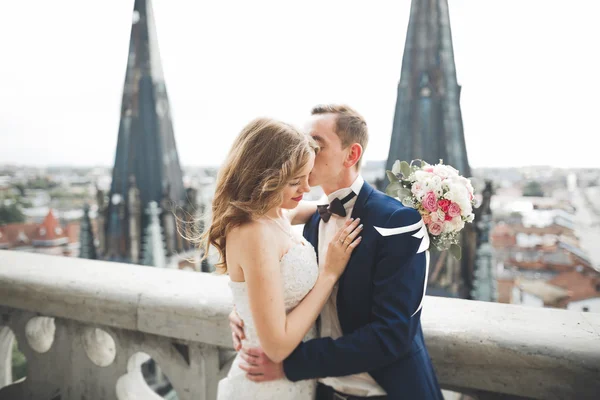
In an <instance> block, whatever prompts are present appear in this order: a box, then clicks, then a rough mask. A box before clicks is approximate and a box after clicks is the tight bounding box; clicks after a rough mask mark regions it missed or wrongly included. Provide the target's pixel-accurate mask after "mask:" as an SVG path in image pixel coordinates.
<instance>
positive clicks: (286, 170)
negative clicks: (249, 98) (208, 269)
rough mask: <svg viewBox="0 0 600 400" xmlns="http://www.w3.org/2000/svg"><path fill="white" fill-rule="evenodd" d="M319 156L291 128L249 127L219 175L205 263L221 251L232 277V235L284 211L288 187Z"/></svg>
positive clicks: (204, 239) (258, 122) (222, 266)
mask: <svg viewBox="0 0 600 400" xmlns="http://www.w3.org/2000/svg"><path fill="white" fill-rule="evenodd" d="M317 151H318V146H317V145H316V143H315V142H314V141H313V140H312V139H311V138H310V137H309V136H307V135H304V134H302V133H301V132H299V131H298V130H297V129H296V128H294V127H293V126H291V125H288V124H286V123H283V122H280V121H277V120H274V119H270V118H258V119H255V120H254V121H252V122H250V123H249V124H248V125H246V127H245V128H244V129H243V130H242V132H241V133H240V134H239V135H238V137H237V138H236V139H235V141H234V143H233V145H232V146H231V150H230V151H229V154H228V156H227V159H226V161H225V163H224V164H223V165H222V167H221V168H220V170H219V174H218V176H217V185H216V189H215V196H214V199H213V203H212V222H211V224H210V225H209V226H208V227H207V229H206V230H205V231H204V233H203V234H202V236H201V237H200V243H201V246H202V247H204V258H206V257H207V255H208V250H209V248H210V246H211V245H212V246H214V247H216V248H217V250H218V251H219V255H220V259H219V263H218V264H217V265H216V269H217V271H218V272H220V273H226V272H227V257H226V255H225V245H226V237H227V234H228V233H229V232H230V231H231V230H232V229H233V228H235V227H238V226H240V225H242V224H244V223H247V222H250V221H251V220H252V219H255V218H258V217H261V216H263V215H265V214H266V213H267V211H268V210H270V209H272V208H273V207H276V206H278V205H280V204H281V203H282V201H283V189H284V188H285V185H287V184H288V183H289V181H290V180H292V179H293V178H294V177H296V176H297V175H298V173H299V172H300V171H302V169H303V168H304V167H306V165H307V164H308V162H309V160H310V156H311V154H315V153H316V152H317Z"/></svg>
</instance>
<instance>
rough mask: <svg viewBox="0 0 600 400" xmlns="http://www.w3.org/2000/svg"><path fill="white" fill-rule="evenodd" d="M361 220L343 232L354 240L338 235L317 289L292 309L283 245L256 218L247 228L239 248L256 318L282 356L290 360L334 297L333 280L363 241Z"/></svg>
mask: <svg viewBox="0 0 600 400" xmlns="http://www.w3.org/2000/svg"><path fill="white" fill-rule="evenodd" d="M357 226H358V220H357V221H355V222H351V221H349V222H348V223H347V224H346V226H345V229H344V230H343V231H340V232H338V236H339V237H341V238H342V239H343V238H346V237H347V239H348V240H347V242H350V243H352V244H351V245H349V246H348V245H343V244H341V241H340V240H339V239H338V240H335V241H332V244H331V245H330V247H329V248H328V253H329V254H328V256H327V260H326V262H325V265H324V266H323V268H321V270H320V271H319V277H318V279H317V282H316V283H315V285H314V287H313V288H312V290H311V291H310V292H309V293H308V294H307V295H306V297H304V299H303V300H302V301H301V302H300V304H298V306H297V307H296V308H295V309H294V310H293V311H291V312H290V313H289V314H287V315H286V312H285V303H284V294H283V282H282V278H281V273H280V265H279V263H280V260H279V256H280V254H279V251H278V249H277V248H276V246H274V245H273V243H275V241H274V240H273V239H274V238H273V235H274V233H272V231H270V230H269V229H268V228H266V227H265V226H264V225H262V224H259V223H256V224H252V225H249V226H246V227H244V228H242V229H243V230H244V232H240V235H241V236H240V238H239V239H240V240H238V241H236V243H239V244H240V245H239V246H238V247H239V249H238V250H237V251H236V252H235V253H236V259H237V263H239V265H241V266H242V269H243V271H244V279H245V281H246V284H247V287H248V298H249V303H250V310H251V312H252V318H253V320H254V325H255V327H256V331H257V334H258V339H259V341H260V345H261V347H262V349H263V351H264V352H265V353H266V354H267V356H268V357H269V358H270V359H271V360H273V361H276V362H279V361H282V360H284V359H285V358H286V357H287V356H288V355H290V354H291V352H292V351H293V350H294V349H295V348H296V346H298V344H299V343H300V342H301V341H302V339H303V338H304V336H305V335H306V333H307V332H308V331H309V329H310V328H311V327H312V325H313V324H314V323H315V321H316V319H317V317H318V316H319V313H320V312H321V309H322V308H323V306H324V305H325V302H326V301H327V298H328V297H329V295H330V293H331V290H332V288H333V285H334V284H335V282H336V281H337V280H338V278H339V276H340V275H341V273H342V272H343V270H344V269H345V267H346V264H347V262H348V259H349V257H350V254H351V253H352V250H353V249H354V248H355V247H356V246H357V245H358V243H359V242H360V238H358V239H357V240H355V239H356V237H357V235H358V233H360V228H359V229H356V228H357Z"/></svg>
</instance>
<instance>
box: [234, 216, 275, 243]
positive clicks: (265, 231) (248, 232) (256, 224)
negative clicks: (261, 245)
mask: <svg viewBox="0 0 600 400" xmlns="http://www.w3.org/2000/svg"><path fill="white" fill-rule="evenodd" d="M272 236H273V229H272V227H270V226H269V225H268V224H266V223H265V222H264V221H261V220H253V221H250V222H247V223H244V224H242V225H239V226H236V227H235V228H233V229H232V230H231V231H230V232H229V233H228V234H227V241H228V242H238V243H240V244H250V243H255V242H256V241H257V240H268V239H271V238H272Z"/></svg>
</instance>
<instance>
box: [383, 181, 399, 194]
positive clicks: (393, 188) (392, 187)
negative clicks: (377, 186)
mask: <svg viewBox="0 0 600 400" xmlns="http://www.w3.org/2000/svg"><path fill="white" fill-rule="evenodd" d="M400 189H403V187H402V184H401V183H400V182H398V181H396V182H392V183H390V184H389V185H388V186H387V187H386V188H385V194H387V195H388V196H392V197H396V196H398V191H399V190H400Z"/></svg>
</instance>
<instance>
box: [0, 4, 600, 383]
mask: <svg viewBox="0 0 600 400" xmlns="http://www.w3.org/2000/svg"><path fill="white" fill-rule="evenodd" d="M63 3H64V4H63ZM116 3H117V2H110V4H103V5H102V6H100V8H101V10H98V7H97V6H96V7H94V8H93V11H92V9H91V8H89V9H88V8H86V7H88V6H86V5H82V4H80V3H79V2H77V3H76V2H66V1H65V2H53V4H52V5H50V4H48V3H46V2H44V3H42V2H39V3H37V5H38V6H39V7H40V8H41V9H42V10H45V12H42V13H40V15H42V16H40V15H37V13H36V15H31V14H30V13H31V11H29V10H28V7H29V6H26V5H10V6H7V5H5V4H3V5H0V35H2V36H4V37H7V34H8V29H15V30H16V32H17V33H19V34H16V35H15V34H11V35H10V40H9V42H10V43H8V44H7V45H6V47H5V49H4V51H3V56H4V57H3V58H4V59H6V60H8V61H7V62H6V63H5V62H4V61H3V63H4V65H3V66H0V87H2V88H3V89H2V92H3V93H2V94H0V101H1V102H0V106H1V109H2V110H3V111H2V113H1V114H0V148H1V150H0V249H3V250H10V251H23V252H35V253H44V254H51V255H55V256H63V257H81V258H89V259H103V260H112V261H118V262H126V263H133V264H143V265H148V266H149V267H161V268H172V269H175V270H189V271H197V272H211V271H212V270H213V268H212V265H211V262H214V257H213V258H209V260H208V261H204V262H200V258H201V256H202V252H201V250H199V249H197V248H196V247H195V245H194V243H193V241H190V240H188V239H189V238H190V237H193V236H194V235H196V234H197V233H198V232H201V231H202V229H203V226H204V224H205V223H206V221H207V218H210V215H209V211H210V204H211V198H212V194H213V192H214V185H215V179H216V176H217V173H218V169H219V164H220V161H221V160H222V159H223V157H224V156H225V154H226V152H227V150H228V149H229V145H230V143H231V142H232V139H233V137H234V136H235V135H236V134H237V133H238V132H239V130H240V129H241V128H242V126H243V125H244V124H245V123H246V122H248V121H249V120H250V119H252V118H253V117H256V116H259V115H271V116H274V117H277V118H281V119H283V120H286V121H291V122H293V123H296V124H298V125H299V126H300V127H301V126H302V121H303V119H304V118H305V117H306V116H308V114H309V111H310V108H311V106H313V105H316V104H317V103H328V102H340V103H348V104H350V105H351V106H353V107H355V108H356V109H358V110H359V111H360V112H363V113H364V116H365V117H366V119H367V122H368V123H369V126H370V135H371V138H372V139H371V144H370V146H369V148H368V150H367V153H366V162H365V164H364V166H363V169H362V174H363V176H364V178H365V179H366V180H367V181H368V182H370V183H371V184H373V185H375V186H377V187H379V188H380V189H382V190H383V189H384V188H385V184H386V181H385V179H384V177H385V170H386V169H389V168H390V166H391V163H393V162H394V161H395V160H397V159H401V160H407V161H410V160H412V159H425V160H426V161H428V162H430V163H435V162H437V161H438V160H440V159H443V160H444V162H445V163H447V164H451V165H454V166H456V167H457V168H458V169H459V170H460V172H461V173H463V174H465V175H468V176H470V177H472V181H473V184H474V187H475V189H476V192H477V202H478V209H477V213H476V215H477V218H476V220H475V223H474V224H473V225H472V226H471V227H469V228H468V229H466V230H465V233H464V235H463V239H462V244H463V250H464V253H463V259H462V260H461V261H455V260H453V259H452V258H451V257H447V255H446V254H445V253H441V254H440V253H436V254H434V255H433V258H432V264H431V270H430V280H429V285H428V294H430V295H435V296H446V297H458V298H465V299H474V300H483V301H492V302H501V303H511V304H522V305H526V306H531V307H552V308H561V309H567V310H575V311H583V312H600V168H599V167H600V165H599V164H598V158H597V155H596V153H597V150H596V149H595V148H594V146H592V145H590V144H589V143H588V142H589V140H590V139H589V138H591V137H593V135H594V134H596V133H598V132H599V130H600V124H599V123H598V120H597V118H595V117H594V115H595V113H594V111H595V110H593V109H592V107H593V102H594V101H595V99H596V97H597V96H596V94H597V93H598V92H599V91H600V79H599V78H598V74H597V73H593V72H592V71H597V70H598V69H600V65H599V64H598V61H597V60H595V61H594V60H592V59H591V58H590V57H591V56H590V55H589V53H590V52H589V49H590V48H593V47H594V44H595V42H596V41H597V38H598V37H600V28H598V24H597V22H596V21H595V18H596V17H593V18H594V19H593V20H592V17H591V16H592V15H596V16H597V11H600V10H598V5H596V4H595V3H593V2H584V1H581V2H578V3H580V4H579V6H577V7H574V6H572V4H571V3H569V4H567V3H566V2H561V1H544V2H542V1H531V2H527V4H523V3H522V2H489V4H488V5H483V4H481V2H477V4H474V2H467V1H460V0H449V1H447V2H446V1H443V0H440V1H434V2H425V1H418V0H413V1H412V2H409V1H405V2H395V3H397V4H394V5H390V4H387V5H381V4H378V5H369V6H368V8H367V6H365V5H364V4H361V3H356V2H343V3H341V2H331V3H332V4H323V2H313V3H310V4H309V3H306V2H304V3H303V5H302V6H299V5H293V6H292V5H285V6H284V5H283V4H281V3H279V2H271V3H269V2H258V3H257V4H254V2H251V3H243V4H242V3H240V4H238V6H239V9H238V10H237V11H232V10H228V9H226V8H224V7H226V6H218V5H207V4H202V5H197V4H194V5H192V4H189V3H186V4H185V5H182V4H181V3H183V2H179V3H177V4H174V3H171V2H166V1H163V2H160V1H156V2H155V4H153V5H154V8H152V6H151V5H150V1H147V0H135V2H134V1H131V0H130V1H125V2H119V4H116ZM333 3H335V4H333ZM487 3H488V2H486V4H487ZM492 3H493V4H492ZM250 4H253V5H250ZM89 7H91V6H89ZM66 8H68V9H71V10H72V12H77V16H76V17H75V20H71V19H69V18H63V17H61V16H60V15H59V14H60V13H62V12H63V11H64V9H66ZM541 9H543V12H541V11H540V10H541ZM61 10H63V11H61ZM132 10H133V13H132ZM593 10H595V11H596V12H594V11H593ZM8 11H10V12H8ZM267 11H268V12H267ZM11 13H12V16H11ZM47 14H49V15H53V16H54V18H53V20H54V22H53V23H52V24H51V25H44V24H48V21H49V19H48V18H47ZM26 15H27V17H28V18H29V17H31V19H32V21H31V22H29V23H28V24H26V25H25V24H24V25H23V26H17V25H18V24H21V21H22V20H23V18H24V17H25V16H26ZM210 15H213V16H214V18H213V17H210ZM15 16H17V17H19V18H15ZM113 17H114V19H112V18H113ZM229 17H231V19H230V20H228V19H227V18H229ZM109 18H110V19H111V21H112V22H111V23H110V24H107V22H108V21H109ZM8 19H11V20H12V22H10V23H9V21H8ZM3 21H4V22H6V24H4V23H2V22H3ZM14 21H18V22H14ZM57 21H58V24H56V23H55V22H57ZM450 22H452V24H450ZM559 22H560V24H559ZM202 24H204V26H199V25H202ZM40 25H41V26H40ZM113 28H114V29H113ZM451 28H452V29H451ZM208 29H213V31H212V32H209V31H207V30H208ZM26 30H28V31H29V33H26V32H25V31H26ZM107 30H111V32H108V31H107ZM42 31H46V32H47V34H48V37H49V39H47V38H44V37H40V36H43V35H42V33H41V32H42ZM32 32H33V33H32ZM103 37H105V39H106V40H104V39H103ZM49 41H51V42H49ZM3 46H4V44H3ZM159 47H160V53H159ZM36 54H37V55H36ZM161 56H162V57H161ZM33 61H35V62H33ZM46 64H47V65H46ZM46 67H47V68H46ZM104 70H105V71H106V73H103V71H104ZM54 72H56V74H55V73H54ZM123 82H124V83H123ZM172 84H173V87H174V90H173V91H171V87H172V86H171V85H172ZM204 86H205V87H204ZM463 88H464V89H463ZM167 92H168V93H169V95H167ZM115 94H118V96H116V95H115ZM595 105H596V106H597V104H595ZM180 128H181V129H180ZM321 194H322V192H321V191H320V189H319V188H315V189H314V190H313V191H312V192H311V193H310V196H309V198H312V199H317V198H319V197H320V196H321ZM14 354H15V355H14V357H15V359H14V362H13V366H14V368H15V369H14V371H13V373H14V375H15V376H17V377H18V376H22V375H23V374H24V372H23V371H24V370H23V360H20V357H21V356H20V355H19V354H20V353H18V351H17V350H15V353H14ZM147 369H148V371H147V374H146V375H147V376H156V374H157V371H156V367H155V366H152V365H151V363H150V364H148V366H147ZM149 379H150V378H149ZM153 379H155V378H153ZM161 382H162V383H161ZM153 384H154V385H155V387H156V388H157V391H160V390H163V392H164V393H168V392H169V390H168V384H166V383H165V381H164V380H162V381H161V380H160V379H158V378H156V379H155V380H154V381H153ZM161 385H162V386H161ZM165 387H167V389H165ZM161 388H162V389H161Z"/></svg>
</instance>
